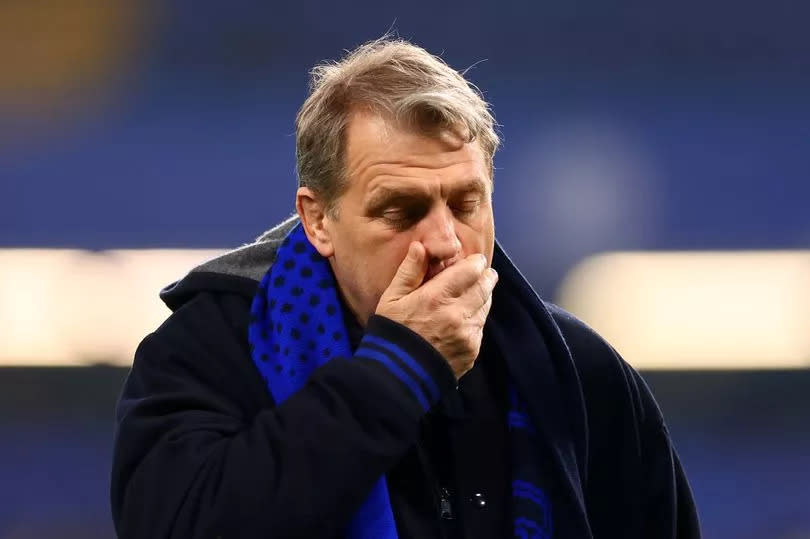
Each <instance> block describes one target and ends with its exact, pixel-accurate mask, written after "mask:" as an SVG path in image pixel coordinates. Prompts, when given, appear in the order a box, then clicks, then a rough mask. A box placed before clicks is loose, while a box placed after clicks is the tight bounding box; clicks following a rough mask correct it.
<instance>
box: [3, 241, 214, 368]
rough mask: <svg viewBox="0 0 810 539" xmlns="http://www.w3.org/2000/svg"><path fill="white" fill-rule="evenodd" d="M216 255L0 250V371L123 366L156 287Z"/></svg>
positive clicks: (150, 323)
mask: <svg viewBox="0 0 810 539" xmlns="http://www.w3.org/2000/svg"><path fill="white" fill-rule="evenodd" d="M221 252H222V251H219V250H217V251H212V250H121V251H107V252H101V253H98V252H90V251H81V250H45V249H0V365H81V364H89V363H96V362H108V363H114V364H121V365H128V364H129V363H130V362H131V361H132V356H133V354H134V352H135V348H136V347H137V345H138V342H140V340H141V339H142V338H143V337H145V336H146V334H147V333H149V332H151V331H153V330H154V329H155V328H156V327H157V326H158V325H160V323H161V322H162V321H163V320H165V319H166V317H167V316H168V314H169V310H168V309H167V308H166V307H165V306H164V305H163V303H162V302H161V301H160V299H159V298H158V292H159V291H160V289H161V288H162V287H164V286H165V285H167V284H169V283H171V282H172V281H174V280H177V279H178V278H180V277H182V276H183V275H184V274H185V273H186V272H187V271H188V270H189V269H190V268H192V267H194V266H195V265H197V264H199V263H200V262H202V261H204V260H207V259H210V258H212V257H214V256H216V255H217V254H220V253H221Z"/></svg>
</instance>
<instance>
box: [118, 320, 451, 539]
mask: <svg viewBox="0 0 810 539" xmlns="http://www.w3.org/2000/svg"><path fill="white" fill-rule="evenodd" d="M170 320H171V319H170ZM193 326H194V324H185V325H184V324H180V325H179V327H178V325H177V324H175V326H174V329H173V331H172V332H171V334H168V335H167V333H166V332H165V331H161V330H158V332H156V333H154V334H152V335H150V336H149V337H147V338H146V339H145V340H144V341H143V342H142V343H141V345H140V346H139V348H138V350H137V353H136V356H135V361H134V364H133V367H132V370H131V372H130V374H129V376H128V379H127V380H126V382H125V386H124V389H123V392H122V395H121V398H120V401H119V404H118V408H117V429H116V437H115V448H114V459H113V460H114V462H113V470H112V484H111V502H112V511H113V519H114V521H115V526H116V531H117V533H118V535H119V537H121V538H131V539H161V538H183V539H191V538H214V537H221V538H228V537H262V538H265V539H266V538H271V537H333V536H335V535H337V534H338V533H339V532H340V531H341V530H342V528H343V527H344V526H345V525H346V524H347V522H348V521H349V519H350V518H351V516H352V514H353V513H354V511H356V509H357V508H358V506H359V505H360V504H361V503H362V501H363V500H364V498H365V497H366V496H367V494H368V492H369V491H370V490H371V487H372V486H373V484H374V483H375V482H376V481H377V480H378V479H379V478H380V477H381V476H382V475H383V474H384V473H385V472H386V471H387V470H388V469H389V468H391V467H392V466H393V465H394V464H395V463H396V462H397V461H398V460H399V459H400V458H401V457H402V455H403V454H404V453H405V452H406V451H407V449H408V448H409V447H410V446H411V445H412V444H413V443H414V441H415V440H416V438H417V435H418V425H419V420H420V419H421V417H422V415H423V414H424V412H425V398H424V395H422V396H420V398H416V397H417V396H416V395H415V393H414V385H413V383H410V384H408V383H404V381H403V379H402V373H403V370H402V369H401V368H399V369H398V368H397V367H396V365H394V366H393V367H392V366H391V364H388V365H387V364H386V363H385V362H381V361H375V360H372V359H368V358H361V357H355V358H336V359H334V360H332V361H330V362H329V363H327V364H326V365H324V366H322V367H320V368H319V369H317V370H316V371H315V372H314V373H313V375H312V376H311V378H310V380H309V381H308V383H307V384H306V385H305V386H304V387H303V388H302V389H301V390H299V391H298V392H297V393H296V394H294V395H293V396H291V397H290V398H289V399H288V400H286V401H284V402H283V403H282V404H281V405H279V406H277V407H273V406H272V405H271V404H269V400H267V401H266V402H267V403H268V404H266V405H264V406H255V409H254V410H250V409H249V407H246V406H244V404H243V402H244V400H245V399H244V395H243V393H247V392H249V391H250V388H251V387H252V386H251V384H253V383H254V380H251V379H248V378H246V376H245V375H242V376H241V378H240V376H238V375H237V374H235V373H240V372H241V373H245V372H248V373H251V374H250V376H255V377H257V378H258V377H259V374H258V370H256V369H255V367H254V366H253V365H252V363H250V364H249V366H248V367H246V366H245V363H247V362H250V360H249V358H246V357H245V354H242V355H241V356H240V355H239V354H237V353H236V350H237V347H233V348H231V349H230V351H229V349H228V348H227V346H224V345H223V344H222V341H223V340H225V341H227V340H228V339H229V338H232V339H234V342H235V341H236V337H224V336H223V335H218V336H216V337H212V336H211V335H210V334H209V335H205V334H204V332H200V331H199V328H194V327H193ZM209 329H210V328H209ZM209 333H211V332H209ZM213 333H216V332H213ZM369 336H371V337H373V338H376V339H379V340H384V341H388V342H391V343H396V344H397V345H398V349H399V350H400V351H403V350H404V352H405V353H407V354H409V355H410V357H411V358H412V359H413V360H415V361H416V362H417V363H418V364H419V366H421V367H422V369H423V370H424V371H425V372H426V373H427V375H428V376H429V377H430V378H431V380H432V381H433V383H434V384H435V386H433V387H434V390H435V389H436V388H438V389H439V392H440V393H441V392H444V391H445V390H447V389H448V388H452V387H454V386H455V383H456V380H455V377H454V376H453V374H452V371H451V370H450V368H449V367H448V366H447V364H446V362H445V361H444V359H443V358H442V357H441V355H439V353H438V352H437V351H436V350H435V349H434V348H433V347H432V346H430V345H429V344H428V343H427V342H426V341H424V340H423V339H422V338H421V337H419V336H418V335H417V334H416V333H413V332H411V331H410V330H408V329H407V328H405V327H404V326H401V325H399V324H396V323H394V322H392V321H390V320H387V319H384V318H380V317H374V318H373V319H372V320H371V321H370V323H369V325H368V328H367V332H366V336H365V337H364V338H369ZM379 340H378V341H377V342H379ZM361 346H362V343H361ZM229 353H232V354H233V355H234V356H238V357H227V356H228V354H229ZM389 363H394V364H395V363H396V361H393V362H389ZM246 369H247V370H246ZM250 369H253V370H252V371H251V370H250ZM423 374H424V373H423ZM411 382H412V381H411ZM260 385H262V386H263V384H260ZM254 387H255V384H254ZM262 389H264V388H263V387H262ZM265 391H266V390H265ZM425 395H429V396H428V398H429V402H428V403H427V404H428V405H430V404H432V403H434V402H435V401H436V400H438V398H439V397H440V395H435V394H431V393H430V392H428V391H425Z"/></svg>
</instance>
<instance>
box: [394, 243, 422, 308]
mask: <svg viewBox="0 0 810 539" xmlns="http://www.w3.org/2000/svg"><path fill="white" fill-rule="evenodd" d="M426 271H427V268H426V267H425V246H424V245H422V244H421V243H420V242H418V241H412V242H411V244H410V245H409V246H408V254H407V255H406V256H405V259H404V260H403V261H402V263H401V264H400V265H399V268H398V269H397V273H396V274H395V275H394V278H393V279H392V280H391V284H390V285H388V290H387V291H386V295H388V296H389V297H390V298H391V299H399V298H401V297H402V296H407V295H408V294H410V293H411V292H413V291H414V290H416V289H417V288H419V285H421V284H422V280H423V279H424V278H425V273H426Z"/></svg>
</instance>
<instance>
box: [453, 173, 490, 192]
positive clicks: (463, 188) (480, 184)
mask: <svg viewBox="0 0 810 539" xmlns="http://www.w3.org/2000/svg"><path fill="white" fill-rule="evenodd" d="M457 193H458V194H466V193H478V194H480V195H485V194H487V184H486V182H485V181H484V180H482V179H481V178H478V177H475V178H470V179H469V180H466V181H464V182H462V183H461V184H459V185H457V186H455V187H454V188H453V190H452V194H457Z"/></svg>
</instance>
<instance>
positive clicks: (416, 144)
mask: <svg viewBox="0 0 810 539" xmlns="http://www.w3.org/2000/svg"><path fill="white" fill-rule="evenodd" d="M344 158H345V164H346V172H347V177H348V178H349V180H350V181H351V183H352V184H353V185H352V186H353V187H354V186H368V187H371V185H369V184H371V183H378V182H379V181H380V180H381V179H385V178H389V179H398V180H400V181H406V180H408V179H409V178H410V179H420V178H421V179H434V180H442V181H444V182H447V181H450V182H452V181H469V180H470V179H473V178H480V179H487V178H489V171H488V166H487V163H486V159H485V157H484V153H483V151H482V150H481V147H480V145H479V144H478V143H477V142H476V141H473V142H470V143H467V142H465V141H464V140H462V139H461V138H459V137H458V136H457V135H455V134H453V133H451V132H449V131H444V132H439V133H436V134H425V133H421V132H418V131H416V130H414V129H407V128H404V127H402V126H401V125H397V124H395V123H394V122H393V121H391V120H388V119H386V118H384V117H382V116H380V115H377V114H372V113H367V112H363V113H360V112H358V113H355V114H353V115H352V116H351V117H350V120H349V124H348V126H347V130H346V146H345V153H344ZM358 184H359V185H358Z"/></svg>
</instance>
